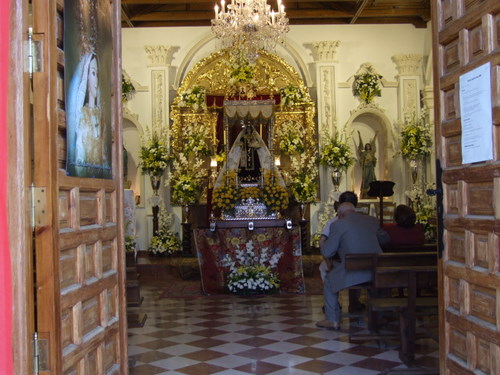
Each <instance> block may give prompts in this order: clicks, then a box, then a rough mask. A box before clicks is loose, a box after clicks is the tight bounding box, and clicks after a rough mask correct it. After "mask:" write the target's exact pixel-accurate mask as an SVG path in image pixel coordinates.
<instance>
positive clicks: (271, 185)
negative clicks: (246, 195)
mask: <svg viewBox="0 0 500 375" xmlns="http://www.w3.org/2000/svg"><path fill="white" fill-rule="evenodd" d="M262 199H263V200H264V203H265V205H266V207H267V209H268V210H269V211H270V212H279V211H281V210H284V209H286V208H287V207H288V192H287V190H286V188H285V187H284V186H282V185H280V184H279V183H278V178H277V175H276V174H274V178H271V172H267V173H266V174H265V175H264V188H263V189H262Z"/></svg>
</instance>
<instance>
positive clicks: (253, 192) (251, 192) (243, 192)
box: [240, 186, 261, 199]
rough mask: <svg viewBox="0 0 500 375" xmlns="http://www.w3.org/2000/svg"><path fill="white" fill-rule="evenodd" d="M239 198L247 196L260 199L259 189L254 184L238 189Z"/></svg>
mask: <svg viewBox="0 0 500 375" xmlns="http://www.w3.org/2000/svg"><path fill="white" fill-rule="evenodd" d="M240 198H241V199H248V198H253V199H260V198H261V191H260V189H259V188H258V187H255V186H248V187H244V188H241V189H240Z"/></svg>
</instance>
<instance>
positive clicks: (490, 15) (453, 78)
mask: <svg viewBox="0 0 500 375" xmlns="http://www.w3.org/2000/svg"><path fill="white" fill-rule="evenodd" d="M432 4H433V9H432V10H433V34H434V38H433V53H434V73H435V74H434V75H435V91H434V92H435V100H436V105H435V108H436V112H435V119H436V144H437V149H436V150H437V152H436V155H437V159H438V160H437V162H438V163H440V164H441V166H442V169H443V172H442V178H441V182H442V190H443V211H442V212H443V217H442V218H443V221H444V225H443V227H442V228H443V242H442V243H443V245H444V251H443V256H442V260H441V262H440V271H441V272H440V280H441V291H442V296H441V298H440V350H441V353H440V366H441V369H440V370H441V371H440V373H441V374H443V375H447V374H472V373H475V374H476V373H481V374H491V375H494V374H500V359H499V358H500V251H499V247H500V239H499V234H500V229H499V228H500V127H499V125H500V94H499V90H500V86H499V82H500V2H499V1H498V0H482V1H480V0H477V1H476V0H435V1H432ZM487 62H490V63H491V69H490V73H491V92H492V94H491V99H492V108H491V111H492V114H493V121H492V124H491V129H492V137H493V160H490V161H485V162H478V163H474V164H462V151H461V142H462V123H461V116H460V100H459V99H460V98H459V89H460V87H459V80H460V76H461V75H463V74H464V73H467V72H469V71H470V70H472V69H474V68H477V67H479V66H482V65H483V64H485V63H487Z"/></svg>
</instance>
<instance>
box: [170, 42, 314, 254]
mask: <svg viewBox="0 0 500 375" xmlns="http://www.w3.org/2000/svg"><path fill="white" fill-rule="evenodd" d="M230 61H231V54H230V53H229V52H228V51H227V50H221V51H218V52H216V53H213V54H212V55H210V56H209V57H207V58H205V59H203V60H201V61H200V62H198V63H197V64H196V65H195V66H194V67H193V68H192V69H191V71H190V72H189V73H188V74H187V75H186V77H185V79H184V80H183V82H182V85H181V87H180V88H179V89H178V91H177V97H176V98H175V99H174V102H173V104H172V107H171V119H172V121H173V122H172V127H171V137H170V139H171V147H172V150H173V153H174V155H177V156H176V157H181V158H184V159H183V160H184V161H183V162H184V163H186V162H187V163H188V164H190V165H188V166H187V168H188V169H189V168H196V171H194V170H193V173H197V174H198V176H199V177H200V178H201V179H202V182H201V183H200V191H199V193H200V195H199V201H198V202H197V204H193V205H190V206H189V210H185V211H184V219H183V221H184V223H183V226H184V228H183V229H184V231H183V232H186V230H187V231H190V228H192V227H193V226H194V227H198V226H208V225H209V224H210V223H211V222H212V223H213V221H214V218H217V222H218V223H219V220H220V219H221V218H222V219H224V218H229V217H233V218H234V216H231V215H225V213H224V212H221V211H220V210H217V209H216V208H214V206H213V204H212V193H213V190H214V186H216V185H217V184H220V182H221V179H222V178H227V174H225V173H224V172H225V171H224V170H227V169H228V164H232V165H233V167H232V169H233V170H236V171H235V172H236V175H237V177H236V181H235V182H234V183H235V184H236V185H237V186H236V187H238V188H240V187H245V186H255V187H258V188H263V185H265V181H264V178H263V173H261V175H259V176H255V175H254V176H253V177H252V176H251V175H250V176H249V175H248V174H246V175H245V174H244V173H243V172H242V169H245V168H243V167H242V165H241V163H239V162H235V161H234V160H232V162H231V157H234V155H235V152H234V151H235V147H234V146H235V144H236V143H237V142H240V141H241V140H242V139H243V138H244V137H245V132H246V131H248V132H249V133H251V132H253V133H255V134H256V136H257V138H258V139H259V140H260V141H261V142H262V141H263V142H264V144H265V145H263V148H265V149H266V152H268V153H267V157H266V160H267V159H270V160H271V162H270V163H269V160H267V161H266V163H267V164H266V165H267V167H266V166H264V165H262V164H263V163H262V158H263V157H262V155H260V157H256V159H258V160H259V162H258V165H257V168H258V169H260V170H261V172H262V171H263V170H265V169H266V168H267V169H270V170H271V173H272V175H273V176H274V173H276V176H278V177H277V178H278V179H279V180H280V183H282V184H283V185H284V186H285V187H286V185H288V184H289V183H290V182H291V181H290V179H291V175H290V173H289V169H290V162H289V155H287V154H286V153H285V152H282V151H281V150H280V147H279V144H280V139H279V133H280V132H279V129H280V127H282V126H284V124H290V123H293V124H294V126H297V127H300V128H301V129H302V130H303V134H305V136H304V139H303V140H302V141H303V143H304V151H303V152H304V153H306V154H307V153H309V154H310V155H305V156H306V157H311V158H314V157H315V155H316V151H317V128H316V124H315V121H314V117H315V107H314V104H313V103H312V101H311V98H310V96H309V94H308V90H307V88H306V87H305V85H304V83H303V81H302V79H301V78H300V76H299V75H298V74H297V72H296V71H295V69H294V68H293V67H291V66H290V65H289V64H287V63H286V62H285V61H284V60H283V59H281V58H280V57H278V56H276V55H274V54H271V53H268V52H265V51H261V52H260V53H259V57H258V58H257V59H256V61H255V63H254V64H253V65H252V80H251V82H246V83H242V82H240V83H239V84H238V83H234V79H232V74H233V72H234V65H231V63H230ZM286 87H295V88H297V89H298V90H300V91H301V92H303V93H304V97H303V99H302V100H300V102H297V103H293V104H292V105H286V106H285V105H282V104H283V103H282V100H281V97H280V89H283V88H286ZM194 88H203V89H204V91H205V96H206V99H205V103H204V104H205V105H202V106H199V107H196V109H195V108H193V107H191V106H188V105H185V103H183V98H182V96H183V93H186V92H189V91H191V90H193V89H194ZM189 129H197V130H198V133H199V134H203V135H204V136H205V140H204V141H205V144H206V146H207V147H208V149H209V150H210V152H209V153H204V154H196V153H191V154H189V153H190V151H189V150H187V149H186V145H188V144H189V143H190V140H189V137H191V136H192V132H191V131H190V130H189ZM200 129H202V131H200ZM235 141H236V142H235ZM186 153H188V154H189V155H186ZM218 154H219V155H220V154H224V155H225V158H226V160H225V161H224V162H219V163H218V164H216V163H215V162H214V160H215V155H218ZM182 155H184V156H182ZM241 159H244V158H243V157H241ZM251 163H252V160H250V161H249V164H251ZM235 165H237V166H236V167H235ZM253 167H255V166H253ZM173 169H174V171H173V172H172V178H175V163H174V167H173ZM200 170H201V173H200ZM171 186H172V184H171ZM175 203H177V204H182V202H175V199H174V204H175ZM244 203H246V202H244ZM252 205H253V204H252V202H250V206H252ZM245 206H247V205H245ZM297 207H298V205H297V204H294V203H293V200H292V199H291V200H290V204H289V206H288V207H287V208H286V209H284V210H280V212H279V213H277V214H276V215H273V214H268V215H267V216H266V215H265V214H259V212H260V211H259V207H257V206H256V207H250V209H249V210H248V209H247V210H246V211H244V212H245V213H244V214H240V215H239V217H237V219H241V220H245V219H257V220H251V221H252V222H253V223H255V225H259V224H258V223H259V222H261V221H259V220H258V219H259V216H261V217H260V219H278V218H279V217H282V218H283V217H286V218H289V219H290V221H289V225H291V221H299V220H298V218H299V215H298V213H297V211H298V208H297ZM246 208H248V207H246ZM268 212H269V211H268ZM187 215H189V217H186V216H187ZM236 216H238V215H236ZM247 221H248V220H247ZM253 223H252V224H253ZM268 224H269V221H267V224H265V225H268ZM304 240H306V239H305V238H304ZM185 241H188V242H190V239H189V238H188V239H186V238H184V242H185ZM304 242H305V241H304ZM187 245H188V244H184V248H185V247H186V246H187Z"/></svg>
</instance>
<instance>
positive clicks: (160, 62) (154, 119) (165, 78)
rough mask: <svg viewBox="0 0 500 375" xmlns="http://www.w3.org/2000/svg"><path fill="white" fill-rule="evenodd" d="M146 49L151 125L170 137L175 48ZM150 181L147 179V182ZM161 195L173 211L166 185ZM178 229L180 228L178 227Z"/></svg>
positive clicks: (149, 209) (149, 202) (160, 46)
mask: <svg viewBox="0 0 500 375" xmlns="http://www.w3.org/2000/svg"><path fill="white" fill-rule="evenodd" d="M144 50H145V51H146V53H147V57H148V59H149V63H148V64H147V65H146V66H147V68H149V70H150V72H151V127H152V129H158V130H163V129H167V134H168V138H170V125H169V124H170V122H169V121H170V120H169V117H170V105H169V103H170V98H169V90H168V87H169V85H170V66H171V63H172V59H173V56H172V55H173V52H174V50H175V48H174V47H172V46H168V45H155V46H151V45H147V46H144ZM165 178H166V176H165V177H164V178H163V179H162V181H164V180H165ZM148 182H149V181H146V183H148ZM150 191H151V190H150ZM159 195H160V197H161V198H162V199H163V200H164V201H165V207H167V211H172V209H173V207H171V205H170V194H167V192H166V191H165V187H164V186H161V188H160V192H159ZM149 196H151V195H149ZM147 203H148V205H149V207H148V208H147V212H151V210H152V204H151V201H150V200H149V199H148V200H147ZM169 208H170V209H169ZM175 214H176V216H178V217H180V216H179V215H181V211H180V208H179V212H176V213H175ZM150 225H151V221H150V220H148V226H150ZM177 231H179V230H178V229H177ZM147 233H148V236H150V235H152V230H148V232H147ZM149 242H151V238H148V243H149Z"/></svg>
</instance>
